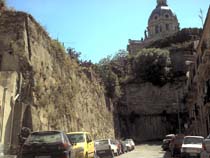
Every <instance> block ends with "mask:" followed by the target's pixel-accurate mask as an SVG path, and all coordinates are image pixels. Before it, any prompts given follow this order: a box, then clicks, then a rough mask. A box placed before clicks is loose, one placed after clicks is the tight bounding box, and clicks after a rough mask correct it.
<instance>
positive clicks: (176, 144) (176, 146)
mask: <svg viewBox="0 0 210 158" xmlns="http://www.w3.org/2000/svg"><path fill="white" fill-rule="evenodd" d="M183 140H184V134H176V135H175V137H173V138H172V139H171V141H170V145H169V146H170V151H171V156H172V157H175V156H180V155H181V147H182V143H183Z"/></svg>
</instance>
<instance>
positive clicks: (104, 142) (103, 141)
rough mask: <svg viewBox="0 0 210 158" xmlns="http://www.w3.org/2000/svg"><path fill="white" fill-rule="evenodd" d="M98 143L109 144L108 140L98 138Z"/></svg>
mask: <svg viewBox="0 0 210 158" xmlns="http://www.w3.org/2000/svg"><path fill="white" fill-rule="evenodd" d="M95 143H96V144H109V142H108V140H98V141H95Z"/></svg>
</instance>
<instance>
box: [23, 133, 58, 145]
mask: <svg viewBox="0 0 210 158" xmlns="http://www.w3.org/2000/svg"><path fill="white" fill-rule="evenodd" d="M61 141H62V137H61V134H60V133H32V134H31V135H30V136H29V138H28V139H27V140H26V143H55V142H61Z"/></svg>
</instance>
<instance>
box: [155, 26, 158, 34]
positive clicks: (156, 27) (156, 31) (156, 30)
mask: <svg viewBox="0 0 210 158" xmlns="http://www.w3.org/2000/svg"><path fill="white" fill-rule="evenodd" d="M155 33H156V34H157V33H159V27H158V25H156V26H155Z"/></svg>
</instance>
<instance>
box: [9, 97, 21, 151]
mask: <svg viewBox="0 0 210 158" xmlns="http://www.w3.org/2000/svg"><path fill="white" fill-rule="evenodd" d="M18 97H19V94H17V95H16V96H15V97H14V98H12V119H11V126H10V150H11V149H13V147H12V136H13V128H14V127H13V124H14V111H15V101H16V100H17V99H18Z"/></svg>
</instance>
